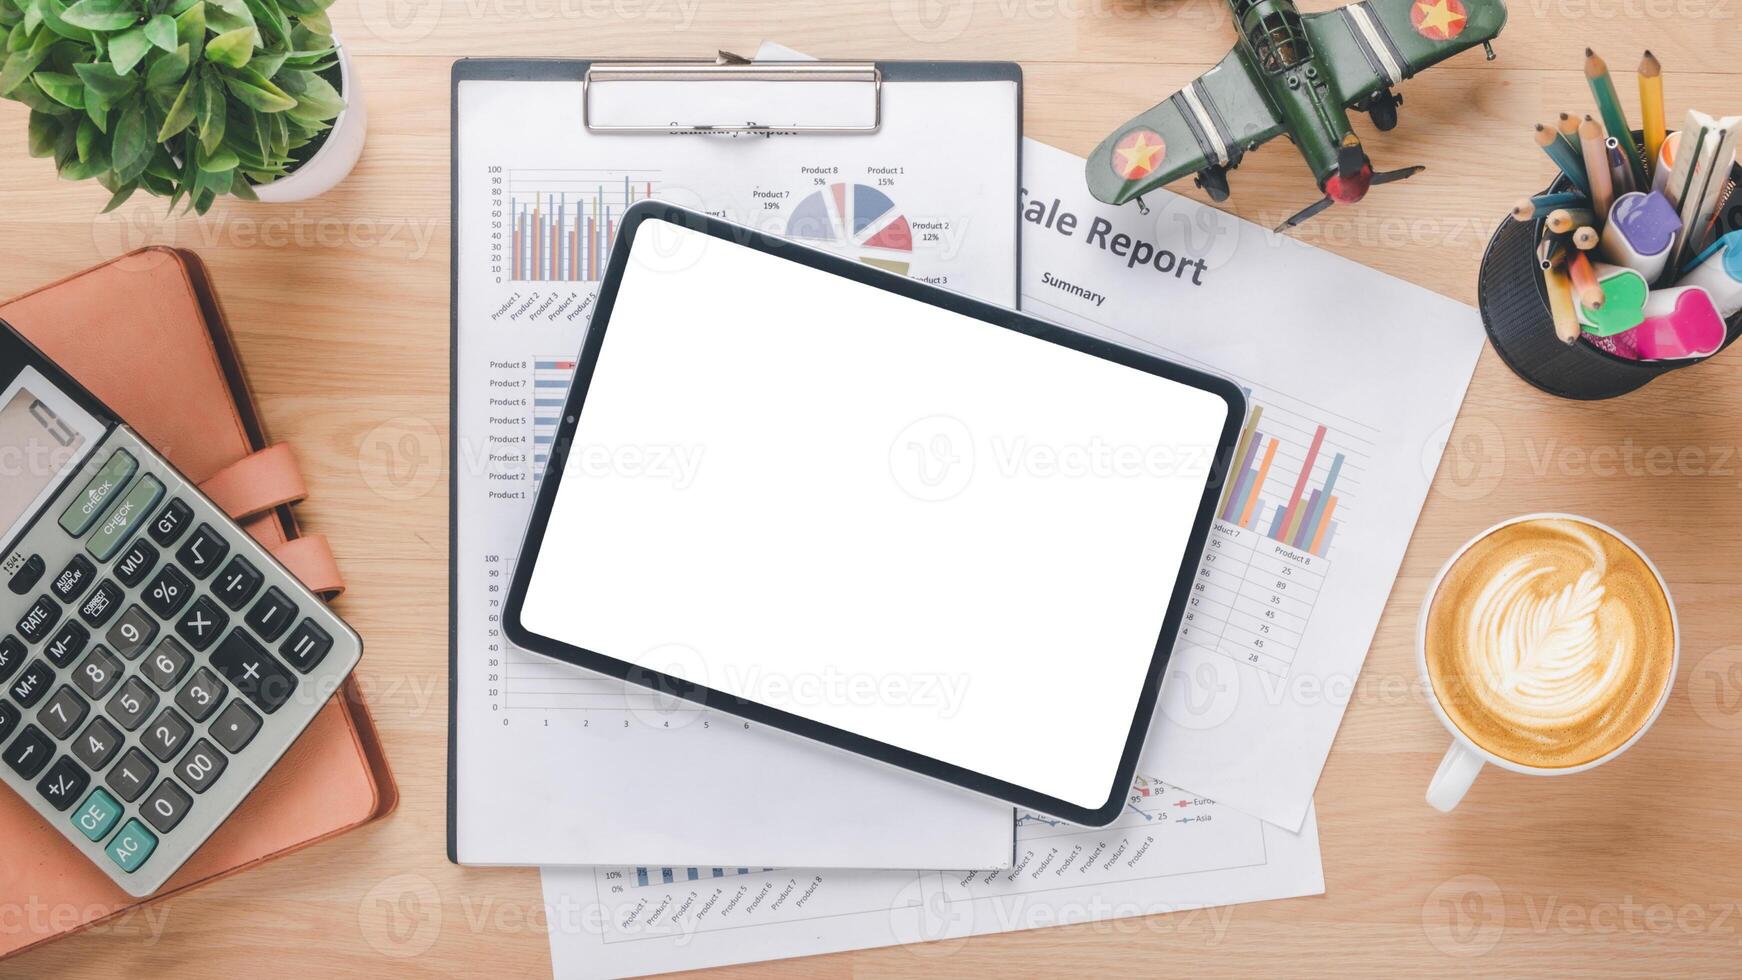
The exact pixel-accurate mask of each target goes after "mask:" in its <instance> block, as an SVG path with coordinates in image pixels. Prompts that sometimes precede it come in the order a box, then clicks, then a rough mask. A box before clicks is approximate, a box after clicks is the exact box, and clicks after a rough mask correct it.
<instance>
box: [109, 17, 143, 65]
mask: <svg viewBox="0 0 1742 980" xmlns="http://www.w3.org/2000/svg"><path fill="white" fill-rule="evenodd" d="M150 50H151V39H150V38H147V37H146V36H145V28H143V27H135V28H132V29H130V30H125V31H122V32H121V33H119V34H117V35H115V36H114V37H112V38H110V39H109V60H110V61H111V62H113V63H114V65H115V74H117V75H131V74H133V69H134V67H135V66H137V65H138V64H139V62H140V61H142V60H144V58H145V53H146V52H147V51H150Z"/></svg>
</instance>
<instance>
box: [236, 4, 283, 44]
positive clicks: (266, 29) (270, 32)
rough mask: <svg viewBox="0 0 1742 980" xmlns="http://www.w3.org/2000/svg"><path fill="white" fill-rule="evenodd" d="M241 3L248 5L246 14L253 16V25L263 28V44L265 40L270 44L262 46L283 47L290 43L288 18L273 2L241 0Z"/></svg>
mask: <svg viewBox="0 0 1742 980" xmlns="http://www.w3.org/2000/svg"><path fill="white" fill-rule="evenodd" d="M243 2H244V3H246V4H248V12H249V13H250V14H252V15H253V17H254V23H255V25H256V26H258V27H261V28H263V33H265V34H266V35H267V37H266V38H265V39H263V42H264V41H265V40H270V41H271V42H272V44H270V45H267V44H264V43H263V44H262V46H270V47H283V46H286V45H288V44H289V43H290V32H291V26H290V18H288V17H286V16H285V15H284V11H283V10H281V9H279V6H278V4H277V3H274V2H273V0H243Z"/></svg>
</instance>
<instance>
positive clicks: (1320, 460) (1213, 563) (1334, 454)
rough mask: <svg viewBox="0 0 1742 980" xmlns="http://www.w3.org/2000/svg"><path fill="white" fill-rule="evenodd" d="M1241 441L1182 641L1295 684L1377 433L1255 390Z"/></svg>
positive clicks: (1250, 394) (1195, 584) (1194, 588)
mask: <svg viewBox="0 0 1742 980" xmlns="http://www.w3.org/2000/svg"><path fill="white" fill-rule="evenodd" d="M1247 395H1248V397H1249V399H1250V402H1251V405H1252V407H1251V410H1250V413H1249V414H1248V415H1247V418H1246V424H1245V426H1244V427H1243V428H1242V429H1241V432H1240V439H1239V441H1238V442H1237V443H1236V444H1235V452H1234V465H1233V466H1232V467H1231V469H1230V472H1229V477H1228V483H1227V485H1226V487H1225V488H1224V489H1223V492H1222V497H1221V500H1220V501H1219V502H1218V509H1217V512H1216V517H1217V520H1216V522H1215V524H1214V525H1213V528H1212V531H1211V534H1210V539H1209V541H1208V542H1207V543H1206V544H1205V546H1204V559H1203V562H1202V563H1201V564H1200V565H1199V566H1198V573H1197V577H1196V578H1195V579H1194V580H1193V582H1192V595H1191V598H1190V599H1189V600H1188V606H1187V609H1186V613H1185V616H1184V618H1183V625H1182V627H1181V629H1180V639H1181V641H1182V642H1187V643H1191V644H1194V645H1196V646H1201V647H1209V648H1211V649H1214V650H1215V651H1216V652H1218V653H1221V654H1223V655H1224V656H1228V657H1232V658H1233V659H1235V660H1237V661H1239V662H1241V663H1244V664H1247V665H1249V666H1252V667H1254V668H1257V669H1258V670H1262V671H1265V672H1266V673H1270V674H1275V675H1277V676H1283V677H1286V676H1287V675H1288V672H1289V669H1290V668H1291V667H1292V666H1293V664H1294V657H1295V653H1296V652H1297V651H1298V650H1299V648H1300V642H1301V637H1302V636H1303V635H1304V634H1305V632H1306V626H1307V621H1308V620H1309V619H1311V617H1312V612H1313V606H1314V605H1315V604H1316V603H1317V601H1318V597H1319V592H1320V590H1321V589H1322V588H1323V586H1324V582H1325V576H1326V575H1328V574H1329V572H1330V565H1331V560H1332V558H1333V556H1334V554H1335V552H1334V549H1335V546H1336V541H1337V530H1338V528H1340V527H1343V526H1344V525H1345V524H1346V523H1347V522H1348V521H1349V520H1350V519H1351V518H1352V517H1353V516H1354V515H1355V513H1356V508H1355V506H1354V504H1353V501H1354V500H1355V498H1356V497H1357V495H1358V493H1359V490H1360V482H1361V473H1362V470H1363V469H1364V468H1365V466H1366V464H1367V461H1368V452H1369V451H1370V448H1371V446H1372V442H1371V438H1370V437H1371V434H1372V430H1371V429H1370V428H1369V427H1367V426H1364V425H1361V424H1360V423H1356V422H1354V421H1352V420H1348V419H1338V418H1328V417H1327V418H1326V420H1325V421H1320V420H1319V419H1320V418H1321V417H1323V413H1322V412H1320V411H1319V410H1318V409H1316V408H1315V407H1313V406H1310V405H1304V404H1299V403H1297V402H1296V401H1295V400H1293V399H1290V398H1289V397H1288V396H1286V395H1283V394H1281V393H1279V392H1273V391H1271V392H1256V391H1253V390H1252V389H1248V390H1247Z"/></svg>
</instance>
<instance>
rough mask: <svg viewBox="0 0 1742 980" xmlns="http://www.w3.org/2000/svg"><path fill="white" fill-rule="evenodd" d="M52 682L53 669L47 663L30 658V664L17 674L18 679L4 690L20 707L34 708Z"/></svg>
mask: <svg viewBox="0 0 1742 980" xmlns="http://www.w3.org/2000/svg"><path fill="white" fill-rule="evenodd" d="M53 683H54V671H53V670H52V669H51V668H50V667H49V666H48V664H45V663H43V662H42V661H40V660H32V661H31V662H30V666H28V667H26V668H24V673H22V674H19V675H18V679H17V680H15V681H13V682H12V686H11V687H9V688H7V689H6V691H7V693H8V694H11V695H12V697H13V699H14V700H16V701H17V702H18V704H19V705H20V706H21V707H25V708H34V707H36V702H38V701H41V700H42V698H43V695H45V694H47V693H48V686H49V685H50V684H53Z"/></svg>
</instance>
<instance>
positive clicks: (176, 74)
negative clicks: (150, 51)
mask: <svg viewBox="0 0 1742 980" xmlns="http://www.w3.org/2000/svg"><path fill="white" fill-rule="evenodd" d="M190 55H191V52H190V51H189V49H188V46H187V45H185V44H183V45H180V46H178V47H176V48H175V50H173V51H169V52H166V53H164V54H160V55H158V56H157V57H156V58H155V59H153V60H152V62H151V67H150V68H147V69H145V87H146V88H147V89H149V90H150V91H152V92H156V93H160V94H165V95H167V94H168V92H169V90H170V89H171V88H172V87H174V86H175V85H178V84H180V82H181V80H182V77H183V76H185V75H186V74H187V72H188V61H189V57H190Z"/></svg>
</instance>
